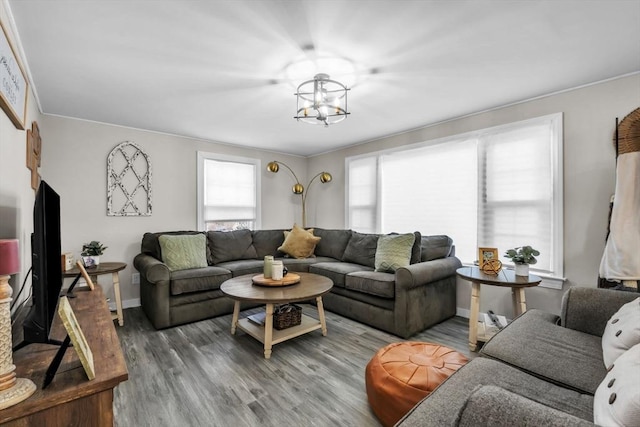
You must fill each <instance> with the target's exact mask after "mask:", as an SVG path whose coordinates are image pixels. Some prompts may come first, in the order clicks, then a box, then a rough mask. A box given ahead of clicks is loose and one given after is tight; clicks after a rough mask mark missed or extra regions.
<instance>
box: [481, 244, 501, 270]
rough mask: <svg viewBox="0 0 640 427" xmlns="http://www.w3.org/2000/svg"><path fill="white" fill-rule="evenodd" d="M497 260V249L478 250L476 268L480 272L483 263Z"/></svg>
mask: <svg viewBox="0 0 640 427" xmlns="http://www.w3.org/2000/svg"><path fill="white" fill-rule="evenodd" d="M492 259H498V248H478V268H480V269H481V270H482V267H483V266H484V263H485V262H487V261H489V260H492Z"/></svg>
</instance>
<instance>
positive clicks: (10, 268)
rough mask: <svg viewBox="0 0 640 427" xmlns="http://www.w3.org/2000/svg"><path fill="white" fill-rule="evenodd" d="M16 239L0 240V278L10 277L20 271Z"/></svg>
mask: <svg viewBox="0 0 640 427" xmlns="http://www.w3.org/2000/svg"><path fill="white" fill-rule="evenodd" d="M18 254H19V249H18V240H17V239H0V276H11V275H12V274H16V273H17V272H19V271H20V256H19V255H18Z"/></svg>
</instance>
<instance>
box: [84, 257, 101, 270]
mask: <svg viewBox="0 0 640 427" xmlns="http://www.w3.org/2000/svg"><path fill="white" fill-rule="evenodd" d="M82 262H83V263H84V266H85V267H86V268H89V267H97V266H98V265H100V255H90V256H83V257H82Z"/></svg>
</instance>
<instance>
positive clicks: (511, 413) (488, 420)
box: [457, 385, 593, 427]
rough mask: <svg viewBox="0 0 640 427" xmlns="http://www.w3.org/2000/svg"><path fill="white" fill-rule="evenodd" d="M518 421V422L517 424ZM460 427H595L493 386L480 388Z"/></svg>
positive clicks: (463, 413) (463, 414) (471, 400)
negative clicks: (518, 426)
mask: <svg viewBox="0 0 640 427" xmlns="http://www.w3.org/2000/svg"><path fill="white" fill-rule="evenodd" d="M516 420H517V422H516ZM457 425H458V426H459V427H477V426H512V425H521V426H545V427H588V426H590V427H593V423H592V422H589V421H587V420H583V419H582V418H578V417H574V416H573V415H570V414H567V413H564V412H561V411H558V410H557V409H553V408H550V407H548V406H545V405H541V404H540V403H538V402H536V401H534V400H531V399H528V398H526V397H522V396H520V395H518V394H516V393H512V392H510V391H507V390H505V389H503V388H501V387H496V386H493V385H484V386H478V387H477V388H476V391H474V392H473V394H471V396H470V397H469V399H468V400H467V402H466V403H465V405H464V407H463V408H462V412H461V414H460V421H459V423H458V424H457Z"/></svg>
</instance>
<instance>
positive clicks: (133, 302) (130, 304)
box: [109, 298, 140, 311]
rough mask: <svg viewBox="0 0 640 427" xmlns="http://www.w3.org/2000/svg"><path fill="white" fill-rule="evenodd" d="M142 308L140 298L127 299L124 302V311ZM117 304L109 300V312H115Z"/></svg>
mask: <svg viewBox="0 0 640 427" xmlns="http://www.w3.org/2000/svg"><path fill="white" fill-rule="evenodd" d="M134 307H140V298H133V299H126V300H124V301H122V309H125V308H134ZM115 309H116V303H115V302H114V301H111V300H109V310H111V311H115Z"/></svg>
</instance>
